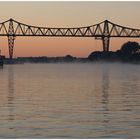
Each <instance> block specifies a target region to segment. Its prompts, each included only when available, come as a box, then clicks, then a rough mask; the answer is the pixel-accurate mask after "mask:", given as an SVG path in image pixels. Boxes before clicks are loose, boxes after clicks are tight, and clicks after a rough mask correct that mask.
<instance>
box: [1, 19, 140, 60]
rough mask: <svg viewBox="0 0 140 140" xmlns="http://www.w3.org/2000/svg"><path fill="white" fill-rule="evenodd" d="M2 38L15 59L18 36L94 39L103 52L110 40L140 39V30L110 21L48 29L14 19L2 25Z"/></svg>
mask: <svg viewBox="0 0 140 140" xmlns="http://www.w3.org/2000/svg"><path fill="white" fill-rule="evenodd" d="M0 36H7V37H8V47H9V58H10V59H12V58H13V50H14V40H15V38H16V37H17V36H40V37H46V36H52V37H94V38H95V39H100V40H102V42H103V51H104V52H108V51H109V42H110V38H111V37H114V38H118V37H132V38H133V37H134V38H135V37H137V38H138V37H140V29H133V28H129V27H125V26H121V25H118V24H115V23H112V22H110V21H108V20H105V21H103V22H100V23H98V24H94V25H91V26H85V27H77V28H48V27H38V26H32V25H27V24H24V23H21V22H18V21H16V20H14V19H9V20H7V21H5V22H2V23H0Z"/></svg>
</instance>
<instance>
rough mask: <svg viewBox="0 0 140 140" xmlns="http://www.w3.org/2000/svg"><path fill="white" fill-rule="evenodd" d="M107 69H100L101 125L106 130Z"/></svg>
mask: <svg viewBox="0 0 140 140" xmlns="http://www.w3.org/2000/svg"><path fill="white" fill-rule="evenodd" d="M109 84H110V83H109V68H108V67H105V68H103V69H102V101H101V102H102V115H103V119H102V125H103V126H104V127H105V128H107V127H108V123H109V121H110V119H109V108H108V104H109Z"/></svg>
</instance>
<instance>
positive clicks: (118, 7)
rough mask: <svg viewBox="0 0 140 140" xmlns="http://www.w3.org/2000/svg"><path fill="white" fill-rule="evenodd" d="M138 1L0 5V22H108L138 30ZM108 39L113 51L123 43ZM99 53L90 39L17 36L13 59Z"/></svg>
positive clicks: (1, 40)
mask: <svg viewBox="0 0 140 140" xmlns="http://www.w3.org/2000/svg"><path fill="white" fill-rule="evenodd" d="M139 7H140V2H94V1H92V2H0V17H1V20H0V22H3V21H5V20H7V19H9V18H13V19H15V20H17V21H19V22H23V23H26V24H29V25H35V26H44V27H79V26H87V25H93V24H96V23H99V22H101V21H103V20H105V19H108V20H110V21H112V22H114V23H117V24H120V25H124V26H128V27H133V28H140V24H139V23H140V18H139V13H140V8H139ZM128 40H130V41H137V42H139V43H140V39H138V38H136V39H130V38H128V39H120V38H119V39H112V38H111V42H110V50H117V49H119V48H120V46H121V45H122V44H123V43H124V42H126V41H128ZM0 48H1V50H2V54H3V55H6V56H8V43H7V38H6V37H0ZM95 50H102V42H101V41H100V40H95V39H94V38H72V37H71V38H65V37H59V38H58V37H57V38H55V37H17V38H16V40H15V46H14V57H18V56H65V55H67V54H70V55H73V56H76V57H87V56H88V55H89V54H90V53H91V52H92V51H95Z"/></svg>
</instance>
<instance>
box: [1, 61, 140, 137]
mask: <svg viewBox="0 0 140 140" xmlns="http://www.w3.org/2000/svg"><path fill="white" fill-rule="evenodd" d="M0 138H140V65H135V64H121V63H59V64H58V63H57V64H24V65H22V64H21V65H20V64H18V65H4V67H3V68H0Z"/></svg>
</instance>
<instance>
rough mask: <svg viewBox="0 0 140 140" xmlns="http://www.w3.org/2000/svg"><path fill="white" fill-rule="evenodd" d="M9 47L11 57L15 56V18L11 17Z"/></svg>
mask: <svg viewBox="0 0 140 140" xmlns="http://www.w3.org/2000/svg"><path fill="white" fill-rule="evenodd" d="M7 36H8V47H9V57H10V59H12V58H13V49H14V40H15V36H14V26H13V20H12V19H10V21H9V29H8V35H7Z"/></svg>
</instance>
